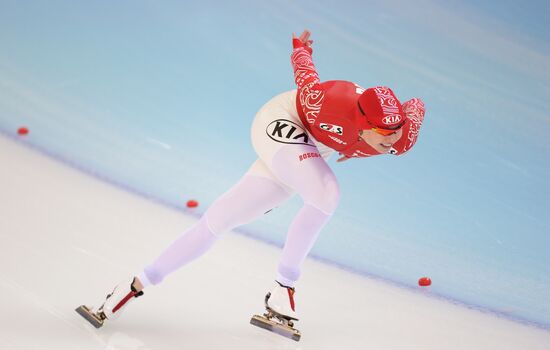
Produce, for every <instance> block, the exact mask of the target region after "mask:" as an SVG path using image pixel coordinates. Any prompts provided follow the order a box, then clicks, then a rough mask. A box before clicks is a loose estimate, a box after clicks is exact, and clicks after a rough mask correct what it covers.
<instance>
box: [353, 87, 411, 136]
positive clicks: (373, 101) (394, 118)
mask: <svg viewBox="0 0 550 350" xmlns="http://www.w3.org/2000/svg"><path fill="white" fill-rule="evenodd" d="M357 105H358V113H357V123H358V125H359V127H360V128H362V129H372V128H377V129H382V130H397V129H399V128H400V127H402V126H403V124H405V120H406V119H405V114H404V113H403V108H402V107H401V103H400V102H399V100H398V99H397V97H395V94H394V93H393V91H391V89H390V88H388V87H385V86H376V87H373V88H368V89H367V90H365V92H363V93H362V94H361V96H359V99H358V100H357Z"/></svg>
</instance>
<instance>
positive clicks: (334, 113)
mask: <svg viewBox="0 0 550 350" xmlns="http://www.w3.org/2000/svg"><path fill="white" fill-rule="evenodd" d="M294 45H295V49H294V51H293V53H292V56H291V61H292V65H293V67H294V77H295V80H296V85H297V89H296V90H291V91H288V92H285V93H282V94H280V95H278V96H276V97H274V98H273V99H271V100H270V101H269V102H267V103H266V104H265V105H264V106H263V107H262V108H261V109H260V110H259V111H258V113H257V114H256V117H255V118H254V122H253V124H252V130H251V135H252V145H253V147H254V149H255V151H256V153H257V154H258V159H257V160H256V161H255V162H254V163H253V165H252V166H251V167H250V169H249V170H248V172H247V173H246V174H245V175H244V176H243V177H242V178H241V180H240V181H239V182H238V183H237V184H235V185H234V186H233V187H232V188H231V189H229V190H228V191H227V192H226V193H224V194H223V195H222V196H220V197H219V198H218V199H217V200H215V201H214V202H213V203H212V205H211V206H210V207H209V208H208V209H207V211H206V212H205V214H204V215H203V216H202V218H201V219H200V220H199V222H198V223H197V224H195V225H194V226H192V227H191V228H189V229H187V230H186V231H185V232H183V233H182V234H181V235H180V236H179V237H178V238H177V239H176V240H175V241H174V243H172V244H171V245H170V246H169V247H168V248H167V249H166V250H165V251H164V252H163V253H162V254H161V255H160V256H159V257H158V258H157V259H156V260H155V261H153V262H152V263H151V264H149V265H148V266H147V267H146V268H145V270H144V271H143V273H142V274H141V275H140V279H141V280H143V281H145V283H146V284H158V283H160V281H162V279H163V278H164V277H165V276H166V275H168V274H169V273H171V272H173V271H175V270H176V269H178V268H179V267H181V266H183V265H185V264H187V263H188V262H190V261H192V260H193V259H195V258H197V257H198V256H200V255H202V254H203V253H204V252H206V251H207V250H208V249H209V248H210V247H211V246H212V245H213V244H214V242H215V241H216V240H217V238H218V237H219V236H220V235H221V234H222V233H223V232H226V231H229V230H232V229H233V228H236V227H238V226H240V225H243V224H246V223H248V222H251V221H252V220H254V219H256V218H258V217H260V216H262V215H264V213H266V212H268V211H269V210H271V209H273V208H275V207H277V206H279V205H280V204H282V203H283V202H284V201H285V200H287V199H288V198H289V197H290V196H292V195H294V194H297V195H299V196H300V197H301V198H302V200H303V202H304V206H303V207H302V208H301V209H300V210H299V211H298V213H297V214H296V216H295V217H294V219H293V220H292V222H291V223H290V226H289V228H288V232H287V238H286V242H285V245H284V248H283V251H282V254H281V258H280V260H279V264H278V268H277V276H276V279H277V281H279V282H280V283H282V284H284V285H286V286H293V285H294V283H295V282H296V281H297V280H298V278H299V277H300V273H301V266H302V264H303V262H304V260H305V258H306V256H307V254H308V253H309V251H310V249H311V247H312V246H313V244H314V243H315V241H316V239H317V237H318V234H319V232H320V231H321V229H322V228H323V227H324V225H325V224H326V223H327V222H328V220H329V219H330V217H331V216H332V214H333V213H334V211H335V210H336V207H337V205H338V201H339V198H340V189H339V186H338V182H337V180H336V177H335V175H334V173H333V172H332V170H331V169H330V167H329V166H328V164H327V162H326V159H328V157H330V155H331V154H333V153H334V152H335V151H337V152H339V153H342V154H344V155H346V156H348V157H369V156H374V155H377V154H379V153H378V152H376V151H375V150H374V149H372V148H371V147H370V146H368V145H367V144H366V143H365V142H364V141H362V140H360V139H359V129H358V128H357V127H356V126H355V121H354V119H353V117H352V116H353V115H354V114H352V110H354V108H357V97H358V94H360V93H361V92H362V91H363V89H362V88H361V87H359V86H357V85H355V84H353V83H350V82H345V81H329V82H326V83H320V82H319V78H318V76H317V72H316V71H315V67H314V66H313V62H312V60H311V54H310V52H308V50H307V49H306V48H303V47H301V45H299V43H296V41H295V42H294ZM404 111H405V113H406V115H407V118H408V121H407V122H406V124H405V126H404V132H403V136H402V138H401V139H400V140H399V141H398V142H397V143H396V144H395V145H394V148H393V149H392V150H391V153H393V154H396V155H399V154H403V153H405V152H407V151H408V150H409V149H410V148H411V147H412V146H413V145H414V143H415V142H416V138H417V136H418V129H419V127H420V124H421V123H422V119H423V117H424V105H423V104H422V102H421V101H420V100H419V99H412V100H410V101H408V102H406V103H405V104H404ZM344 164H345V163H344Z"/></svg>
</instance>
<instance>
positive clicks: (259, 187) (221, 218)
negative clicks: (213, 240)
mask: <svg viewBox="0 0 550 350" xmlns="http://www.w3.org/2000/svg"><path fill="white" fill-rule="evenodd" d="M262 167H265V166H263V165H262V164H261V163H258V164H257V163H255V165H253V166H252V167H251V169H250V170H249V171H248V172H247V173H246V174H245V175H244V176H243V177H242V178H241V179H240V181H239V182H237V184H235V185H234V186H233V187H232V188H231V189H229V191H227V192H226V193H224V194H223V195H222V196H220V197H219V198H218V199H216V201H214V203H212V205H211V206H210V208H208V210H207V212H206V213H205V214H206V216H207V219H208V224H209V227H210V229H211V230H212V231H213V232H214V233H215V234H221V233H222V232H225V231H228V230H231V229H233V228H235V227H237V226H240V225H244V224H247V223H249V222H251V221H253V220H254V219H256V218H258V217H259V216H261V215H263V214H265V213H266V212H267V211H269V210H271V209H273V208H274V207H276V206H278V205H279V204H281V203H282V202H284V201H285V200H287V199H288V198H290V197H291V196H292V194H293V193H292V191H291V190H290V189H289V188H288V187H286V186H283V185H282V184H281V183H280V181H278V180H276V179H275V178H273V177H272V175H269V172H268V171H267V169H265V170H266V172H265V176H262V173H261V171H262Z"/></svg>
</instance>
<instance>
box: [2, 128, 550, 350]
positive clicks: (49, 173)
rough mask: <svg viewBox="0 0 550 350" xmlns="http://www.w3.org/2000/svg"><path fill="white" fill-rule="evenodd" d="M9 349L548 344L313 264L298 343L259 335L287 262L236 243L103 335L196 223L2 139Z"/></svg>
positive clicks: (420, 296)
mask: <svg viewBox="0 0 550 350" xmlns="http://www.w3.org/2000/svg"><path fill="white" fill-rule="evenodd" d="M0 164H1V171H0V193H1V200H0V296H1V298H0V310H2V314H3V315H2V316H3V317H2V318H1V319H0V348H1V349H52V350H53V349H55V350H61V349H84V350H85V349H132V350H137V349H141V350H142V349H183V348H187V349H240V350H241V349H369V348H372V349H498V350H505V349H548V346H549V345H548V344H550V332H548V331H544V330H541V329H537V328H533V327H529V326H526V325H523V324H519V323H515V322H512V321H509V320H505V319H500V318H497V317H495V316H493V315H491V314H485V313H482V312H479V311H476V310H471V309H468V308H464V307H462V306H459V305H453V304H451V303H448V302H445V301H442V300H439V299H435V298H432V297H430V292H429V290H419V291H418V292H414V291H410V290H405V289H401V288H398V287H395V286H393V285H389V284H386V283H384V282H381V281H377V280H371V279H368V278H364V277H362V276H358V275H355V274H352V273H349V272H346V271H342V270H339V269H338V268H335V267H333V266H329V265H325V264H323V263H320V262H317V261H311V260H308V261H307V262H306V266H305V269H304V270H305V271H304V275H303V278H302V280H301V281H300V283H299V285H298V288H297V303H298V304H297V306H298V308H299V311H300V314H301V315H302V319H301V320H300V321H299V322H298V323H297V328H299V329H300V330H301V332H302V334H303V336H302V340H301V341H300V342H299V343H296V342H294V341H292V340H289V339H286V338H283V337H281V336H278V335H275V334H271V333H269V332H267V331H264V330H262V329H259V328H257V327H253V326H251V325H250V324H249V323H248V322H249V320H250V317H251V315H252V314H254V313H258V312H261V311H263V310H262V307H263V306H262V305H263V296H264V293H265V292H266V291H267V290H268V289H269V288H270V287H271V285H272V279H273V276H274V272H275V266H276V262H277V257H278V254H279V250H278V249H277V248H275V247H272V246H269V245H266V244H263V243H260V242H258V241H256V240H253V239H250V238H247V237H244V236H241V235H238V234H234V233H230V234H227V235H226V236H225V237H224V238H222V239H221V240H220V242H219V243H218V244H217V245H216V246H215V247H214V248H213V249H212V251H210V252H209V253H208V254H207V255H206V256H204V257H203V258H201V259H199V260H198V261H196V262H194V263H192V264H191V265H189V266H187V267H186V268H184V269H182V270H180V271H178V272H176V273H175V274H174V275H172V276H170V277H169V278H168V279H167V280H165V282H164V283H163V284H162V285H160V286H157V287H152V288H149V289H147V290H146V293H145V296H144V297H142V298H140V299H137V300H136V302H135V303H133V304H132V305H130V307H129V308H128V309H127V310H126V314H124V315H123V316H122V317H121V318H120V319H119V320H117V321H115V322H111V323H109V324H106V325H105V326H104V327H103V328H102V329H99V330H96V329H94V328H93V327H92V326H91V325H89V324H88V323H87V322H86V321H84V320H83V319H82V318H81V317H80V316H78V315H77V314H76V312H75V311H74V309H75V307H77V306H78V305H80V304H83V303H86V304H89V305H97V303H98V302H99V301H101V299H102V298H103V297H104V295H105V294H106V293H107V292H108V291H109V289H110V288H111V287H112V286H113V285H114V284H116V283H117V282H118V281H119V280H120V279H122V278H125V277H126V276H127V275H129V274H135V273H137V272H139V270H140V269H141V267H142V266H144V265H145V264H146V263H147V262H148V261H149V260H150V259H152V258H153V257H154V256H155V254H157V253H158V252H159V251H160V250H161V249H162V248H163V247H164V246H165V245H166V244H168V243H169V242H170V241H171V240H172V239H173V238H174V237H175V236H176V235H178V233H179V232H181V231H182V230H183V229H184V228H185V227H186V226H188V225H190V224H191V223H192V222H193V221H194V220H195V219H194V218H192V217H190V216H188V215H184V214H182V213H181V212H178V211H175V210H173V209H171V208H167V207H164V206H162V205H159V204H158V203H154V202H151V201H149V200H146V199H144V198H142V197H139V196H136V195H135V194H132V193H128V192H126V191H123V190H121V189H119V188H117V187H114V186H112V185H110V184H107V183H104V182H101V181H98V180H97V179H95V178H93V177H90V176H88V175H86V174H84V173H81V172H79V171H77V170H75V169H73V168H70V167H68V166H66V165H64V164H62V163H60V162H57V161H55V160H53V159H51V158H49V157H46V156H44V155H43V154H40V153H38V152H36V151H35V150H32V149H30V148H28V147H26V146H25V145H22V144H18V143H16V142H14V140H11V139H8V138H5V137H0Z"/></svg>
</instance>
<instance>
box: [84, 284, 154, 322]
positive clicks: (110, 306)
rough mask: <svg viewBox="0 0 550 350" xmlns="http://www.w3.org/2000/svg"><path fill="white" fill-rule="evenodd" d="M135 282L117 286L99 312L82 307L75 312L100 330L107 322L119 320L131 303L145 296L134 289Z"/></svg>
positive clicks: (91, 308)
mask: <svg viewBox="0 0 550 350" xmlns="http://www.w3.org/2000/svg"><path fill="white" fill-rule="evenodd" d="M135 280H136V279H135V277H134V278H132V280H130V281H124V282H123V283H120V284H119V285H117V286H116V287H115V288H114V289H113V291H112V292H111V293H110V294H109V295H107V297H106V299H105V302H104V303H103V305H101V306H100V307H99V308H98V309H97V310H94V309H93V307H87V306H85V305H81V306H79V307H78V308H76V310H75V311H76V312H77V313H78V314H79V315H80V316H82V317H84V318H85V319H86V320H87V321H88V322H90V323H91V324H92V325H93V326H94V327H95V328H100V327H101V326H103V323H104V321H105V320H114V319H116V318H118V317H119V316H120V314H121V313H122V311H123V310H124V308H125V307H126V305H128V303H129V302H130V301H132V300H133V299H134V298H137V297H139V296H142V295H143V291H139V292H138V291H137V290H136V288H135V287H134V282H135Z"/></svg>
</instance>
